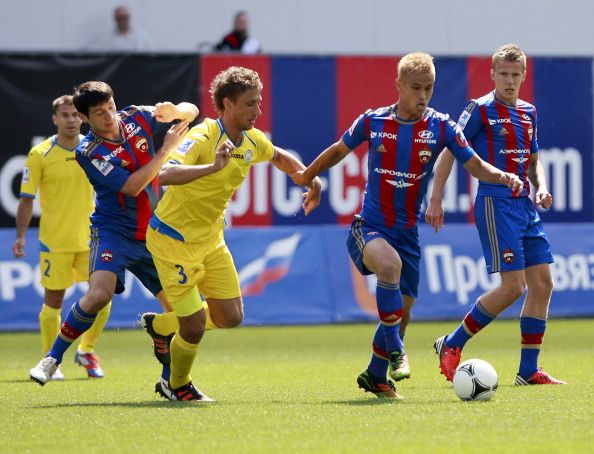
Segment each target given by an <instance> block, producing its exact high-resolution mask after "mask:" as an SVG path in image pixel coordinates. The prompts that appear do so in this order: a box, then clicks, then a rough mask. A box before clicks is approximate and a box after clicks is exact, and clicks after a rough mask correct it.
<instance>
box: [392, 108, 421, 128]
mask: <svg viewBox="0 0 594 454" xmlns="http://www.w3.org/2000/svg"><path fill="white" fill-rule="evenodd" d="M397 106H398V103H395V104H393V105H392V118H393V119H394V120H395V121H397V122H398V123H402V124H405V125H412V124H415V123H417V122H419V121H421V120H422V119H423V117H424V116H425V113H426V112H427V109H425V112H423V115H421V116H420V117H419V118H415V119H414V120H405V119H403V118H400V117H399V116H398V115H396V107H397Z"/></svg>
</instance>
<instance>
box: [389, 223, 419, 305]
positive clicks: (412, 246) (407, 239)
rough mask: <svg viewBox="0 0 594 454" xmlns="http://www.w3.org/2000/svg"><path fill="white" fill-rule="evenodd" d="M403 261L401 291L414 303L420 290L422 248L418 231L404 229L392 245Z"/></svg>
mask: <svg viewBox="0 0 594 454" xmlns="http://www.w3.org/2000/svg"><path fill="white" fill-rule="evenodd" d="M392 246H393V247H394V249H396V252H397V253H398V256H399V257H400V260H401V261H402V270H401V272H400V291H401V292H402V295H407V296H409V297H410V298H411V299H412V302H411V304H410V306H411V307H412V304H413V303H414V300H415V298H416V297H417V294H418V289H419V279H420V278H419V276H420V263H421V246H420V244H419V237H418V232H417V230H416V229H402V230H401V232H400V233H399V235H398V236H397V238H395V240H394V241H393V243H392Z"/></svg>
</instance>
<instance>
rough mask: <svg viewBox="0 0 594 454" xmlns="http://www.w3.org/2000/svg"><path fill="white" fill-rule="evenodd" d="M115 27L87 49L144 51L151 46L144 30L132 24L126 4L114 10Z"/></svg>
mask: <svg viewBox="0 0 594 454" xmlns="http://www.w3.org/2000/svg"><path fill="white" fill-rule="evenodd" d="M113 20H114V22H115V28H114V30H112V31H111V32H110V33H109V34H107V35H105V36H101V37H99V38H98V39H96V40H95V41H94V42H93V43H91V44H89V46H88V47H87V50H99V51H102V52H142V51H148V50H150V48H151V45H150V40H149V38H148V35H147V34H146V33H145V32H144V30H142V29H139V28H132V27H131V26H130V11H129V10H128V8H126V7H125V6H118V7H117V8H115V9H114V10H113Z"/></svg>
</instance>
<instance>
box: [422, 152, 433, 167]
mask: <svg viewBox="0 0 594 454" xmlns="http://www.w3.org/2000/svg"><path fill="white" fill-rule="evenodd" d="M431 156H433V153H432V152H431V150H421V151H419V161H421V163H422V164H427V163H428V162H429V161H430V160H431Z"/></svg>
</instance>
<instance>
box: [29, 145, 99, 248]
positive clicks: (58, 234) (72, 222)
mask: <svg viewBox="0 0 594 454" xmlns="http://www.w3.org/2000/svg"><path fill="white" fill-rule="evenodd" d="M81 139H82V136H81ZM38 192H39V202H40V205H41V219H40V221H39V242H40V249H41V250H42V251H45V252H76V251H85V250H89V224H90V220H89V216H90V215H91V213H92V212H93V207H94V193H93V187H92V186H91V184H90V183H89V180H88V179H87V177H86V175H85V173H84V172H83V170H82V169H81V168H80V166H79V165H78V163H77V162H76V158H75V150H74V149H72V150H69V149H67V148H63V147H61V146H60V145H59V144H58V143H57V138H56V136H52V137H50V138H48V139H46V140H44V141H43V142H41V143H40V144H39V145H37V146H35V147H33V148H32V149H31V151H29V155H28V156H27V160H26V161H25V168H24V170H23V179H22V182H21V192H20V195H21V197H28V198H35V197H36V194H37V193H38Z"/></svg>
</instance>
